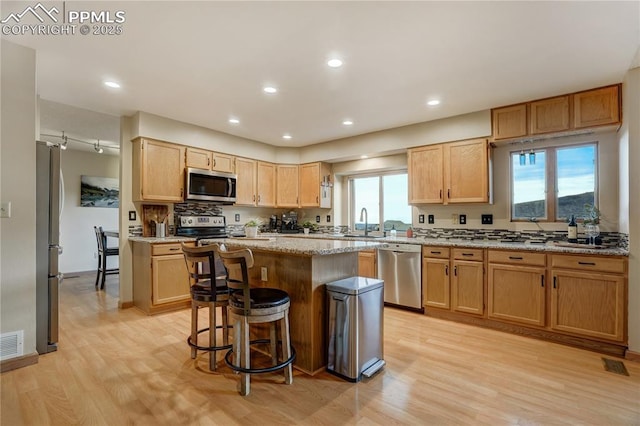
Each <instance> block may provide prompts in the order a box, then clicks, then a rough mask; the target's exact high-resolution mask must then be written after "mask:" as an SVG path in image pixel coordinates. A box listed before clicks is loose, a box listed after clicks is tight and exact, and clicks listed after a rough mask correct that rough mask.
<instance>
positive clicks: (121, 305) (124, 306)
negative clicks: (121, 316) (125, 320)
mask: <svg viewBox="0 0 640 426" xmlns="http://www.w3.org/2000/svg"><path fill="white" fill-rule="evenodd" d="M118 308H119V309H129V308H133V301H131V302H118Z"/></svg>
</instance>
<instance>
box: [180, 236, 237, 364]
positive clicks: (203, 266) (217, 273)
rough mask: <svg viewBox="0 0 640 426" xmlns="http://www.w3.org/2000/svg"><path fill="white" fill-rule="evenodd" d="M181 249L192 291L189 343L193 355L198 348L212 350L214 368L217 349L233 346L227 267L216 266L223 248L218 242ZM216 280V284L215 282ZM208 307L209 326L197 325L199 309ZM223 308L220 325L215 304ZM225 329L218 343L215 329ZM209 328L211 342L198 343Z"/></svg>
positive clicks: (184, 246)
mask: <svg viewBox="0 0 640 426" xmlns="http://www.w3.org/2000/svg"><path fill="white" fill-rule="evenodd" d="M181 245H182V253H183V254H184V260H185V263H186V265H187V272H188V274H189V286H190V288H189V292H190V294H191V334H190V336H189V337H188V338H187V343H188V344H189V346H191V358H192V359H195V358H196V355H197V352H198V351H208V352H209V369H210V370H211V371H215V369H216V364H217V352H218V351H222V350H226V349H229V348H231V345H230V344H229V323H228V318H227V306H228V301H229V288H228V287H227V282H226V276H225V275H224V271H221V270H219V269H224V268H218V270H216V262H215V256H216V253H218V251H219V250H220V248H219V246H218V245H217V244H212V245H208V246H203V247H189V246H186V245H185V244H184V243H182V244H181ZM212 283H213V284H212ZM203 307H206V308H209V327H207V328H203V329H200V330H199V329H198V309H199V308H203ZM218 307H220V308H222V325H218V323H217V317H216V308H218ZM218 329H222V345H220V346H218V342H217V337H216V331H217V330H218ZM205 331H208V332H209V346H199V345H198V335H199V334H200V333H204V332H205Z"/></svg>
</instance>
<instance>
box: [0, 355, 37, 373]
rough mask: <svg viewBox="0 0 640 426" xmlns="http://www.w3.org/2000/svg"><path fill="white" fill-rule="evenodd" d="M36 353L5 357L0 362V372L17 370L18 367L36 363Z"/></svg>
mask: <svg viewBox="0 0 640 426" xmlns="http://www.w3.org/2000/svg"><path fill="white" fill-rule="evenodd" d="M38 356H39V355H38V353H37V352H34V353H32V354H29V355H23V356H19V357H16V358H11V359H5V360H4V361H1V362H0V373H4V372H7V371H11V370H17V369H18V368H22V367H26V366H29V365H33V364H37V363H38Z"/></svg>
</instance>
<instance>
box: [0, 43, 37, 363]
mask: <svg viewBox="0 0 640 426" xmlns="http://www.w3.org/2000/svg"><path fill="white" fill-rule="evenodd" d="M1 50H2V52H1V58H2V59H1V61H0V62H1V63H2V67H1V70H2V71H1V73H2V77H1V84H0V86H1V89H0V96H1V97H2V99H1V105H2V107H1V109H0V111H1V116H0V121H1V125H0V127H1V129H2V130H1V138H0V178H1V179H0V181H1V182H0V199H1V200H2V202H11V217H10V218H2V219H0V332H2V333H6V332H10V331H17V330H24V345H23V352H24V354H25V355H27V354H33V353H35V352H36V313H35V309H34V307H35V304H36V232H35V230H36V142H35V141H36V55H35V51H34V50H32V49H29V48H26V47H22V46H18V45H17V44H13V43H11V42H8V41H5V40H2V48H1Z"/></svg>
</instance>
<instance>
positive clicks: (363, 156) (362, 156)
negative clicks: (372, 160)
mask: <svg viewBox="0 0 640 426" xmlns="http://www.w3.org/2000/svg"><path fill="white" fill-rule="evenodd" d="M360 158H362V159H363V160H364V159H365V158H369V156H368V155H364V154H363V155H361V156H360Z"/></svg>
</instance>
